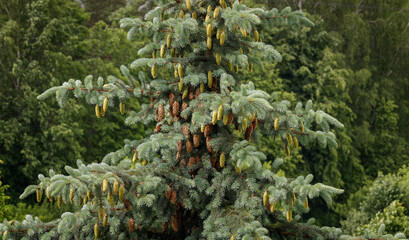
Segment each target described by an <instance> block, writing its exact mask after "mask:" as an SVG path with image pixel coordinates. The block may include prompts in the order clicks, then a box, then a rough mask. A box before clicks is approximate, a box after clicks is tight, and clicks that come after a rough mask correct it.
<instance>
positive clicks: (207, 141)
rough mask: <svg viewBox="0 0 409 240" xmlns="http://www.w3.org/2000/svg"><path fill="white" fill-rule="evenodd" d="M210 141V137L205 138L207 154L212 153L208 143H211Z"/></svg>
mask: <svg viewBox="0 0 409 240" xmlns="http://www.w3.org/2000/svg"><path fill="white" fill-rule="evenodd" d="M211 140H212V138H211V137H207V138H206V147H207V150H208V151H209V152H213V148H212V145H211V144H210V141H211Z"/></svg>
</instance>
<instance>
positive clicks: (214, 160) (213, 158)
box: [210, 156, 216, 167]
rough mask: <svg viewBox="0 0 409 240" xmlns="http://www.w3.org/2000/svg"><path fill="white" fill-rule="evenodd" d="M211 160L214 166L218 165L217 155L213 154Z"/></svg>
mask: <svg viewBox="0 0 409 240" xmlns="http://www.w3.org/2000/svg"><path fill="white" fill-rule="evenodd" d="M210 162H211V163H212V167H215V166H216V157H215V156H212V157H211V158H210Z"/></svg>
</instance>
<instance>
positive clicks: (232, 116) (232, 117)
mask: <svg viewBox="0 0 409 240" xmlns="http://www.w3.org/2000/svg"><path fill="white" fill-rule="evenodd" d="M233 120H234V114H233V113H232V112H230V113H229V120H228V121H227V125H230V124H232V122H233Z"/></svg>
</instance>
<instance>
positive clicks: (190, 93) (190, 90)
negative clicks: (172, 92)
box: [189, 89, 195, 101]
mask: <svg viewBox="0 0 409 240" xmlns="http://www.w3.org/2000/svg"><path fill="white" fill-rule="evenodd" d="M194 97H195V94H194V92H193V90H192V89H189V100H190V101H192V100H193V99H194Z"/></svg>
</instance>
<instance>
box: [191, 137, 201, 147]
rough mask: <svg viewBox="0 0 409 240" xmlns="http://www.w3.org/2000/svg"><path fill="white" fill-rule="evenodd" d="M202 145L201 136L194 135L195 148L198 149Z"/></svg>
mask: <svg viewBox="0 0 409 240" xmlns="http://www.w3.org/2000/svg"><path fill="white" fill-rule="evenodd" d="M199 144H200V136H199V135H197V134H195V135H193V146H194V147H198V146H199Z"/></svg>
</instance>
